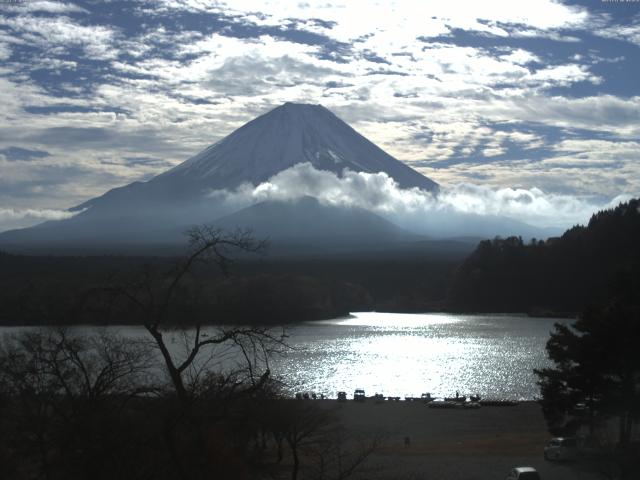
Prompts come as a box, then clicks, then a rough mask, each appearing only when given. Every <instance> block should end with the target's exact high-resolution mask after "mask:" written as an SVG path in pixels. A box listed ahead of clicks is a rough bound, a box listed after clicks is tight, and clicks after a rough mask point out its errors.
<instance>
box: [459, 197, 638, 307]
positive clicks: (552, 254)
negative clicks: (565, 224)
mask: <svg viewBox="0 0 640 480" xmlns="http://www.w3.org/2000/svg"><path fill="white" fill-rule="evenodd" d="M621 296H624V297H628V298H633V297H634V296H635V298H640V200H638V199H634V200H631V201H629V202H627V203H622V204H620V205H619V206H617V207H616V208H614V209H611V210H604V211H600V212H598V213H596V214H594V215H593V216H592V217H591V219H590V221H589V223H588V225H587V226H575V227H573V228H571V229H569V230H567V231H566V232H565V233H564V234H563V235H562V236H561V237H559V238H550V239H548V240H547V241H535V240H532V241H531V242H530V243H528V244H525V242H523V241H522V239H521V238H520V237H509V238H505V239H501V238H496V239H494V240H485V241H482V242H480V244H479V245H478V247H477V248H476V250H475V251H474V252H473V253H472V254H471V255H470V256H469V257H468V258H467V259H466V260H465V262H464V263H463V264H462V265H461V266H460V267H459V269H458V270H457V273H456V275H455V277H454V279H453V281H452V284H451V287H450V290H449V294H448V305H449V308H451V309H452V310H458V311H494V312H495V311H502V312H530V313H536V314H545V313H551V312H555V313H558V312H578V311H582V310H584V308H586V307H588V306H590V305H597V304H601V303H603V302H607V301H609V300H610V299H612V298H618V297H621Z"/></svg>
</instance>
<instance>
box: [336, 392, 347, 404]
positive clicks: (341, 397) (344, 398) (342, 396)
mask: <svg viewBox="0 0 640 480" xmlns="http://www.w3.org/2000/svg"><path fill="white" fill-rule="evenodd" d="M338 401H339V402H346V401H347V392H338Z"/></svg>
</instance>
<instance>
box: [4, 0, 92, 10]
mask: <svg viewBox="0 0 640 480" xmlns="http://www.w3.org/2000/svg"><path fill="white" fill-rule="evenodd" d="M5 3H8V5H7V6H6V7H5V8H6V9H7V10H8V11H10V12H18V13H23V12H47V13H88V12H87V10H85V9H84V8H82V7H79V6H78V5H75V4H73V3H68V2H57V1H46V0H41V1H40V0H28V1H18V2H11V3H9V2H5Z"/></svg>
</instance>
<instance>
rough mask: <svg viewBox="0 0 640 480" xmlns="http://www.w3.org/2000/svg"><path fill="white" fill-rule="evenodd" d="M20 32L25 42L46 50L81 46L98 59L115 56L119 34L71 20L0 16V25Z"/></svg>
mask: <svg viewBox="0 0 640 480" xmlns="http://www.w3.org/2000/svg"><path fill="white" fill-rule="evenodd" d="M2 24H4V25H6V26H8V27H10V28H11V29H13V30H14V31H15V32H19V33H20V36H21V37H22V40H23V41H26V42H27V43H30V44H34V45H38V46H39V47H41V48H42V49H43V50H45V51H47V50H55V49H56V48H60V47H61V48H63V49H65V48H67V47H71V46H81V47H83V48H84V49H85V51H86V53H87V54H88V55H90V56H92V57H93V58H96V59H109V58H112V57H114V56H115V55H116V53H117V52H116V51H115V50H114V40H115V37H116V36H117V32H116V31H115V30H114V29H112V28H108V27H105V26H103V25H90V26H85V25H81V24H79V23H77V22H76V21H75V20H73V19H72V18H70V17H65V16H56V17H37V16H33V15H17V16H13V17H0V25H2Z"/></svg>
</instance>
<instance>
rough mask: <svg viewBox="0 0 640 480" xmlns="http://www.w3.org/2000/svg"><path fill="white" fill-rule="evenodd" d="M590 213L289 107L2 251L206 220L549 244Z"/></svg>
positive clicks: (289, 229)
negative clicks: (435, 177) (407, 156)
mask: <svg viewBox="0 0 640 480" xmlns="http://www.w3.org/2000/svg"><path fill="white" fill-rule="evenodd" d="M625 199H627V198H616V199H615V200H614V202H615V203H618V202H619V201H621V200H625ZM614 202H611V203H614ZM615 203H614V204H615ZM603 206H604V207H607V206H610V205H606V204H605V205H600V206H599V207H603ZM596 209H597V207H596V206H594V205H592V204H590V203H589V202H588V201H584V200H583V201H580V200H578V199H576V198H574V197H571V196H568V195H564V196H563V195H547V194H545V193H544V192H542V191H540V190H538V189H535V188H533V189H529V190H526V189H522V188H519V189H509V188H504V189H491V188H489V187H486V186H478V185H475V186H474V185H456V186H454V187H441V186H439V185H437V184H436V183H435V182H433V181H432V180H430V179H428V178H427V177H425V176H423V175H421V174H420V173H418V172H417V171H415V170H413V169H411V168H410V167H408V166H407V165H405V164H404V163H402V162H400V161H398V160H396V159H395V158H393V157H392V156H390V155H389V154H387V153H386V152H384V151H383V150H381V149H380V148H378V147H377V146H376V145H374V144H373V143H371V142H370V141H369V140H367V139H366V138H364V137H363V136H362V135H360V134H359V133H357V132H356V131H355V130H354V129H353V128H351V127H350V126H349V125H347V124H346V123H344V122H343V121H342V120H340V119H339V118H337V117H336V116H335V115H333V114H332V113H331V112H330V111H328V110H327V109H326V108H324V107H322V106H320V105H304V104H291V103H287V104H284V105H283V106H281V107H278V108H276V109H274V110H272V111H270V112H268V113H266V114H265V115H262V116H260V117H258V118H256V119H255V120H253V121H251V122H249V123H247V124H246V125H244V126H243V127H241V128H239V129H238V130H236V131H235V132H233V133H231V134H230V135H229V136H227V137H226V138H224V139H223V140H221V141H219V142H218V143H216V144H214V145H212V146H210V147H208V148H206V149H205V150H203V151H202V152H200V153H199V154H197V155H195V156H194V157H192V158H190V159H188V160H186V161H185V162H183V163H182V164H180V165H178V166H176V167H174V168H172V169H170V170H168V171H166V172H164V173H161V174H160V175H158V176H156V177H154V178H152V179H151V180H149V181H148V182H134V183H132V184H129V185H126V186H123V187H120V188H115V189H113V190H110V191H108V192H107V193H105V194H104V195H102V196H100V197H96V198H94V199H91V200H88V201H87V202H84V203H83V204H81V205H78V206H76V207H74V208H71V209H70V210H69V211H66V212H60V213H59V214H58V215H53V216H52V218H54V219H55V220H51V221H48V222H45V223H43V224H41V225H37V226H35V227H31V228H26V229H22V230H14V231H8V232H4V233H1V234H0V248H4V249H7V250H9V251H17V252H34V251H35V252H40V253H61V252H63V251H64V252H70V253H74V252H80V251H82V252H86V253H88V252H94V253H114V252H117V253H136V254H143V253H145V252H148V253H151V252H154V253H157V252H162V251H163V250H166V251H175V250H176V249H177V248H182V247H184V245H185V243H186V237H185V235H184V234H185V232H186V231H187V230H188V229H189V228H191V227H192V226H193V225H199V224H208V225H213V226H216V227H219V228H221V229H225V230H233V229H236V228H242V229H250V230H253V231H254V232H255V235H256V236H259V237H261V238H269V239H270V240H271V243H272V245H273V246H274V247H275V248H276V249H278V251H280V252H285V251H286V250H287V248H290V247H291V248H292V247H295V250H296V251H297V252H304V251H305V250H306V251H307V252H308V253H311V252H313V253H315V252H318V251H322V252H325V253H335V252H346V251H358V250H360V249H363V248H365V249H372V248H373V249H375V250H384V249H391V250H398V249H401V250H404V249H406V248H407V247H408V246H410V245H412V244H414V243H415V242H423V241H425V240H434V239H436V240H437V239H447V238H468V239H471V241H476V240H477V239H478V238H493V237H495V236H510V235H517V236H522V237H523V238H525V239H528V238H533V237H535V238H547V237H549V236H553V235H557V234H559V233H560V232H561V231H562V230H563V229H564V228H566V227H568V226H571V225H573V224H575V223H579V222H585V221H586V220H587V219H588V217H589V215H591V214H592V213H593V211H594V210H596ZM50 213H51V212H50ZM49 216H51V215H49ZM528 221H531V224H530V223H528ZM410 248H413V247H410Z"/></svg>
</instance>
